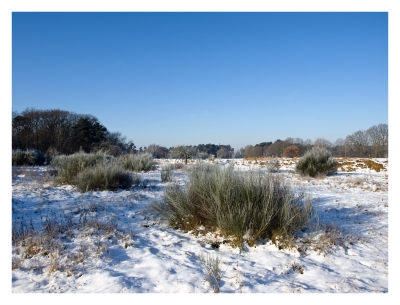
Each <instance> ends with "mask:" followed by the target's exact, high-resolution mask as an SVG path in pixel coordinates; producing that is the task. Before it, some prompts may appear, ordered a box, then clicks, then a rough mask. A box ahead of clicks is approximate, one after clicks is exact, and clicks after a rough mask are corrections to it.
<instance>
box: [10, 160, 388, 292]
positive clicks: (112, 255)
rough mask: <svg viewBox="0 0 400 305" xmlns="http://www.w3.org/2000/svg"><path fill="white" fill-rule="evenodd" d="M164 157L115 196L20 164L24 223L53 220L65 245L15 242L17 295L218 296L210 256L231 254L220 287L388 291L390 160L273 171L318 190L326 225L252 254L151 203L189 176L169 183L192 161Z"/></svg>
mask: <svg viewBox="0 0 400 305" xmlns="http://www.w3.org/2000/svg"><path fill="white" fill-rule="evenodd" d="M228 161H229V160H216V162H215V163H217V164H219V165H220V166H225V165H226V164H228ZM158 162H159V164H158V165H157V167H156V170H154V171H151V172H148V173H140V176H141V178H142V180H143V181H144V183H142V185H140V186H135V187H132V188H130V189H127V190H118V191H115V192H112V191H89V192H86V193H82V192H79V191H77V189H76V187H74V186H72V185H56V184H54V182H53V181H52V179H53V178H52V177H50V176H49V173H50V172H49V169H48V168H47V167H14V168H13V177H12V224H13V226H14V230H15V231H18V230H21V223H24V224H25V227H24V230H29V228H34V229H39V228H43V227H45V226H47V228H48V231H51V232H53V234H54V235H53V236H54V239H53V240H52V241H51V243H54V244H52V245H53V246H52V247H53V248H52V249H54V251H47V252H46V251H42V250H43V249H39V248H40V247H39V246H38V248H35V246H34V245H30V249H27V248H26V247H25V248H24V247H23V246H22V245H18V246H13V247H12V260H13V270H12V292H13V293H26V292H39V293H48V292H52V293H65V292H67V293H79V292H90V293H97V292H99V293H109V292H111V293H120V292H124V293H213V289H212V287H211V285H210V283H209V282H208V281H206V280H205V276H206V269H205V266H204V265H203V264H202V263H201V261H200V259H199V256H201V255H204V256H205V257H207V255H208V257H211V258H217V257H218V258H219V259H220V260H221V264H220V269H221V271H222V277H221V281H220V287H219V291H220V293H270V292H279V293H292V292H295V293H297V292H301V293H321V292H322V293H349V292H350V293H359V292H361V293H363V292H378V293H379V292H380V293H386V292H388V209H389V207H388V171H387V159H374V162H376V163H379V164H382V166H383V169H382V170H380V171H379V172H376V171H375V170H373V169H370V168H368V167H365V166H355V167H353V169H352V170H351V171H349V172H346V171H341V170H346V168H342V169H341V170H340V171H338V173H337V174H335V175H332V176H327V177H324V178H307V177H301V176H299V175H297V174H295V173H294V172H293V166H294V163H293V162H290V160H288V161H287V162H286V161H285V160H283V161H282V160H281V165H282V167H281V169H280V171H279V172H278V173H275V174H274V175H282V176H283V177H284V179H285V180H286V181H287V182H288V183H289V184H290V185H292V186H293V188H302V189H303V190H305V191H306V192H307V193H308V194H310V195H311V196H312V197H313V202H314V206H315V208H316V210H317V211H318V214H319V218H320V225H321V227H320V229H319V230H318V231H316V232H315V233H314V234H311V233H310V232H309V231H305V232H298V234H297V236H296V238H295V247H293V248H291V249H279V248H278V247H277V246H276V245H275V244H272V243H271V241H270V240H259V241H258V243H257V245H256V246H255V247H249V246H245V247H244V249H243V250H242V251H240V250H239V249H238V248H232V247H231V246H230V245H229V244H228V243H224V242H223V241H224V238H222V237H220V236H218V235H217V234H210V233H209V234H208V235H205V236H202V235H199V236H195V235H193V234H191V233H190V232H183V231H181V230H176V229H173V228H171V227H168V226H167V222H166V220H165V219H163V218H162V217H161V216H159V215H158V214H156V213H155V212H154V211H153V210H151V209H150V208H149V206H150V203H151V202H152V201H154V200H159V199H160V198H162V196H163V190H164V187H165V186H166V185H168V184H170V183H178V184H180V185H184V184H185V183H186V182H187V181H188V177H187V171H186V170H185V168H184V167H183V168H181V169H177V170H175V171H174V172H173V178H172V179H173V182H168V183H162V182H161V178H160V167H161V165H162V164H163V163H167V162H168V163H171V162H178V163H181V161H180V160H177V161H175V160H169V161H167V160H161V161H158ZM234 162H236V164H235V169H237V170H265V168H264V167H263V165H261V164H260V163H261V162H257V164H254V163H255V161H244V160H242V159H240V160H234ZM360 162H361V161H360ZM285 164H286V165H285ZM189 166H190V165H189ZM20 232H21V231H20ZM37 232H39V231H37ZM36 237H37V238H39V237H40V234H39V233H37V236H36ZM32 238H33V237H32ZM43 238H44V237H43Z"/></svg>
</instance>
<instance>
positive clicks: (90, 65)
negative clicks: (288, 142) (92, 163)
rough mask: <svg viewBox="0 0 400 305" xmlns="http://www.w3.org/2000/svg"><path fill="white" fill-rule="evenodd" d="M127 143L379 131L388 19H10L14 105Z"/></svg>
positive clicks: (383, 117) (234, 141)
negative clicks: (89, 119) (87, 117)
mask: <svg viewBox="0 0 400 305" xmlns="http://www.w3.org/2000/svg"><path fill="white" fill-rule="evenodd" d="M28 107H33V108H37V109H63V110H68V111H72V112H76V113H80V114H92V115H94V116H96V117H97V118H98V119H99V121H100V122H101V123H102V124H103V125H105V126H106V127H107V128H108V130H110V131H120V132H122V134H124V135H126V136H127V137H128V139H131V140H133V142H134V143H135V145H136V146H137V147H140V146H142V147H143V146H147V145H149V144H151V143H156V144H159V145H163V146H167V147H170V146H175V145H178V144H185V145H196V144H206V143H214V144H218V143H221V144H231V145H232V146H233V147H234V148H235V149H236V148H240V147H244V146H245V145H247V144H252V145H254V144H257V143H260V142H267V141H272V142H273V141H275V140H276V139H281V140H284V139H286V138H287V137H294V138H295V137H299V138H302V139H304V140H305V139H311V140H312V141H314V140H315V139H316V138H318V137H324V138H326V139H328V140H330V141H335V140H336V139H338V138H345V137H346V136H347V135H349V134H351V133H353V132H355V131H357V130H362V129H367V128H369V127H371V126H373V125H377V124H381V123H385V124H387V123H388V15H387V13H13V14H12V109H13V110H14V111H18V112H21V111H23V110H25V109H26V108H28Z"/></svg>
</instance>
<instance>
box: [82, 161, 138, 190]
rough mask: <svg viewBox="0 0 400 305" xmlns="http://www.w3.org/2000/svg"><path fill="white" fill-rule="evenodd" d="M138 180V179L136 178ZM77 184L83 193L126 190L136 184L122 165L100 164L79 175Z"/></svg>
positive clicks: (113, 163)
mask: <svg viewBox="0 0 400 305" xmlns="http://www.w3.org/2000/svg"><path fill="white" fill-rule="evenodd" d="M135 179H137V177H135ZM75 183H76V186H77V187H78V189H80V190H81V191H84V192H85V191H89V190H100V191H103V190H111V191H114V190H116V189H118V188H121V189H126V188H129V187H131V186H132V184H133V183H134V180H133V177H132V175H131V174H130V173H129V172H128V171H126V170H125V169H124V168H122V166H121V165H119V164H117V163H115V162H110V163H98V164H96V165H95V166H94V167H91V168H87V169H85V170H84V171H82V172H80V173H78V174H77V176H76V178H75Z"/></svg>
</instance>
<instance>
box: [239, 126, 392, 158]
mask: <svg viewBox="0 0 400 305" xmlns="http://www.w3.org/2000/svg"><path fill="white" fill-rule="evenodd" d="M312 147H320V148H325V149H327V150H329V151H330V152H331V154H332V156H334V157H371V158H387V157H388V147H389V129H388V125H387V124H379V125H374V126H372V127H370V128H369V129H367V130H359V131H356V132H354V133H352V134H351V135H348V136H347V137H346V138H345V139H342V138H340V139H338V140H336V141H335V142H334V143H332V142H330V141H328V140H326V139H324V138H318V139H316V140H315V141H314V142H312V141H311V140H310V139H307V140H302V139H300V138H287V139H286V140H284V141H282V140H279V139H278V140H276V141H275V142H274V143H272V142H262V143H260V144H256V145H254V146H253V145H247V146H246V147H245V148H244V150H243V157H245V158H251V157H295V156H303V155H304V154H305V152H307V151H309V150H310V149H311V148H312Z"/></svg>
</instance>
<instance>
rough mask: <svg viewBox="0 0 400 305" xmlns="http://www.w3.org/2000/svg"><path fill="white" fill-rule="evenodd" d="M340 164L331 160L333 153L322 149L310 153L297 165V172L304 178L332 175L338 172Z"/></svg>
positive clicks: (315, 149)
mask: <svg viewBox="0 0 400 305" xmlns="http://www.w3.org/2000/svg"><path fill="white" fill-rule="evenodd" d="M337 168H338V163H337V162H336V161H335V160H334V159H333V158H331V153H330V152H329V151H328V150H326V149H322V148H315V147H314V148H313V149H311V150H310V151H308V152H307V153H306V154H305V155H304V156H303V157H302V158H300V160H299V161H298V162H297V164H296V172H297V173H299V174H301V175H303V176H306V175H308V176H310V177H315V176H316V175H318V174H319V175H321V174H324V175H326V174H331V173H334V172H336V171H337Z"/></svg>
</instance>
